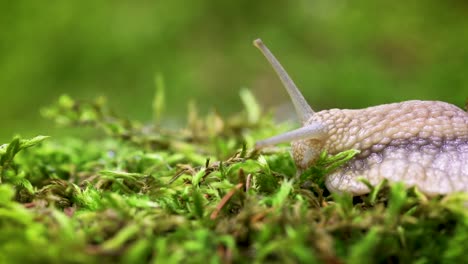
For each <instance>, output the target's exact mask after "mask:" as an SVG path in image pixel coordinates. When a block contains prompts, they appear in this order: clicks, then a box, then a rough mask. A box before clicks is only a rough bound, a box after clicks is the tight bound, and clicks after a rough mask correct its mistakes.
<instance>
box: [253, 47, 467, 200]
mask: <svg viewBox="0 0 468 264" xmlns="http://www.w3.org/2000/svg"><path fill="white" fill-rule="evenodd" d="M254 45H255V46H256V47H257V48H258V49H259V50H260V51H261V52H262V53H263V55H264V56H265V57H266V58H267V60H268V61H269V62H270V64H271V65H272V67H273V68H274V70H275V71H276V73H277V74H278V76H279V78H280V79H281V82H282V83H283V85H284V86H285V88H286V90H287V92H288V94H289V96H290V97H291V100H292V102H293V104H294V108H295V110H296V112H297V115H298V117H299V119H300V121H301V122H302V127H301V128H299V129H296V130H293V131H290V132H286V133H284V134H281V135H277V136H274V137H271V138H269V139H265V140H262V141H258V142H257V143H256V148H257V149H260V148H263V147H266V146H271V145H275V144H278V143H282V142H291V148H292V156H293V159H294V162H295V163H296V167H297V168H298V171H299V173H300V172H302V171H304V170H305V169H307V168H308V167H310V166H312V165H313V164H314V162H315V161H316V160H317V158H318V157H319V155H320V153H321V152H322V151H326V152H327V153H328V154H337V153H339V152H342V151H345V150H349V149H356V150H359V151H360V153H359V154H357V155H356V156H354V157H353V158H352V159H351V160H350V161H348V162H347V163H346V164H345V165H343V166H342V167H341V168H339V169H337V170H336V171H334V172H332V173H331V174H330V175H327V176H326V178H325V185H326V187H327V189H328V190H329V191H331V192H339V193H343V192H347V193H351V194H352V195H362V194H366V193H368V192H369V191H370V190H369V188H368V187H367V186H366V185H365V184H364V183H362V181H360V180H359V178H360V177H363V178H364V179H366V180H367V181H368V182H370V184H371V185H374V186H375V185H377V184H379V183H380V182H381V181H383V180H384V179H387V180H388V181H389V182H391V183H392V182H403V183H404V184H405V185H406V186H407V187H411V186H416V187H417V188H418V189H419V190H420V191H421V192H423V193H425V194H426V195H428V196H435V195H443V194H450V193H454V192H468V112H466V111H464V110H462V109H461V108H458V107H457V106H455V105H452V104H449V103H445V102H440V101H420V100H412V101H404V102H400V103H391V104H383V105H378V106H372V107H368V108H364V109H330V110H323V111H320V112H314V111H313V110H312V108H311V107H310V106H309V104H308V103H307V102H306V100H305V99H304V96H303V95H302V94H301V92H300V91H299V90H298V88H297V87H296V85H295V84H294V82H293V81H292V79H291V78H290V77H289V75H288V74H287V72H286V71H285V70H284V68H283V67H282V66H281V64H280V63H279V61H278V60H277V59H276V58H275V56H274V55H273V54H272V53H271V51H270V50H269V49H268V48H267V47H266V46H265V45H264V44H263V42H262V41H261V40H260V39H257V40H255V41H254Z"/></svg>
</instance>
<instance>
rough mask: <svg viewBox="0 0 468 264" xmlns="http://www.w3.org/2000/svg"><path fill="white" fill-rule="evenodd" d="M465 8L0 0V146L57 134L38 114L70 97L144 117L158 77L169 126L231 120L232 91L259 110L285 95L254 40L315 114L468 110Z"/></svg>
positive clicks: (208, 0)
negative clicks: (194, 109) (419, 105)
mask: <svg viewBox="0 0 468 264" xmlns="http://www.w3.org/2000/svg"><path fill="white" fill-rule="evenodd" d="M467 17H468V2H466V1H462V0H458V1H455V0H448V1H438V0H415V1H405V2H401V1H385V3H383V1H359V0H356V1H344V0H320V1H312V0H292V1H267V0H260V1H250V0H237V1H216V0H194V1H182V0H161V1H149V0H146V1H123V0H120V1H119V0H116V1H99V0H79V1H78V0H76V1H61V0H60V1H59V0H55V1H47V2H43V1H35V0H31V1H26V0H18V1H0V95H1V103H0V125H1V129H0V142H5V141H7V140H9V139H10V138H11V137H12V136H13V135H14V134H18V133H19V134H22V135H23V136H32V135H35V134H38V133H40V134H45V135H48V134H53V133H54V132H52V129H53V128H52V127H53V126H52V123H51V121H49V120H45V119H43V118H42V117H41V116H40V114H39V109H40V108H41V107H43V106H47V105H49V104H51V103H53V102H55V101H56V99H57V97H58V96H59V95H61V94H63V93H67V94H69V95H71V96H72V97H75V98H81V99H92V98H95V97H96V96H100V95H104V96H106V97H108V98H109V102H110V103H111V106H112V107H113V108H114V109H116V110H117V112H118V113H120V114H122V115H124V116H127V117H129V118H136V119H139V120H142V121H145V120H150V119H151V114H152V110H151V102H152V96H153V94H154V90H155V85H154V78H155V75H156V74H157V73H161V74H162V75H163V76H164V79H165V83H166V88H167V91H166V96H167V110H166V112H165V120H166V121H168V120H179V121H180V122H183V121H184V118H185V113H186V111H187V102H188V101H190V100H192V99H194V100H195V101H196V102H197V103H198V105H199V108H200V110H201V111H202V112H206V111H208V110H210V109H217V110H218V111H219V112H220V113H222V114H225V115H226V114H229V113H231V112H235V111H239V110H240V109H241V108H242V106H241V102H240V100H239V97H238V92H239V90H240V88H241V87H249V88H251V89H252V91H253V92H254V94H255V95H257V97H258V98H259V100H260V102H261V103H262V105H264V106H265V107H273V106H278V105H281V104H283V103H285V102H287V100H288V98H287V95H286V93H285V92H284V90H283V88H282V87H281V84H280V82H279V81H278V79H277V77H276V76H275V75H274V73H273V71H272V69H271V68H270V66H269V65H268V64H267V63H266V61H265V59H264V58H263V56H262V55H261V54H260V52H259V51H257V50H256V49H255V48H254V47H253V46H252V40H253V39H255V38H257V37H261V38H262V39H263V40H264V42H265V43H266V44H267V45H268V46H269V47H270V49H271V50H272V51H273V52H274V53H275V54H276V56H277V57H278V58H279V59H280V61H281V62H282V63H283V65H284V66H285V67H286V69H287V70H288V71H289V73H290V74H291V75H292V77H293V78H294V80H295V81H296V83H297V84H298V86H299V87H300V88H301V90H302V91H303V93H304V94H305V97H306V98H307V99H308V101H309V102H310V103H311V105H312V106H313V108H314V109H316V110H320V109H325V108H333V107H337V108H355V107H366V106H370V105H376V104H382V103H388V102H392V101H401V100H408V99H428V100H442V101H448V102H451V103H454V104H456V105H458V106H463V104H464V101H465V98H466V97H467V96H468V74H467V70H468V48H467V43H468V19H466V18H467Z"/></svg>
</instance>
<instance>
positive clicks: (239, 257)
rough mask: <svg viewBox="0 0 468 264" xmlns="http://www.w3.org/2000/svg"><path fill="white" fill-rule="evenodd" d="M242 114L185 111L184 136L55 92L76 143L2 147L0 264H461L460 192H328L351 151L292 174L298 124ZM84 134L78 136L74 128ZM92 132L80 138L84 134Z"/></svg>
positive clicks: (157, 104)
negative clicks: (284, 139) (282, 137)
mask: <svg viewBox="0 0 468 264" xmlns="http://www.w3.org/2000/svg"><path fill="white" fill-rule="evenodd" d="M241 100H242V101H243V102H244V104H245V106H246V107H245V109H244V110H243V111H242V112H240V113H239V114H237V115H234V116H231V117H227V118H223V117H221V116H219V115H218V114H217V113H216V112H212V113H210V114H208V115H206V116H203V117H201V116H199V115H198V114H197V111H196V107H195V105H194V104H192V105H191V106H190V111H189V114H188V118H187V119H188V120H187V124H186V126H185V128H183V129H179V130H167V129H164V127H163V126H161V125H159V123H160V122H159V119H160V117H161V116H162V110H163V108H164V107H163V105H164V102H163V101H164V100H163V98H162V92H159V93H158V94H157V96H156V97H155V100H154V104H153V106H154V112H155V120H154V122H153V123H152V124H149V125H148V124H145V125H143V124H140V123H138V122H135V121H132V120H127V119H125V118H121V117H119V116H117V115H116V114H114V113H113V112H112V111H110V110H109V109H108V106H107V104H106V102H105V100H103V99H102V98H99V99H97V100H96V101H93V102H80V101H75V100H73V99H72V98H70V97H68V96H62V97H61V98H60V99H59V100H58V102H57V104H55V105H53V106H51V107H48V108H46V109H44V110H43V115H44V116H46V117H47V118H49V119H52V120H53V121H54V122H56V123H58V124H60V125H64V126H69V127H73V129H75V130H77V131H80V130H83V129H84V128H83V127H89V128H88V130H89V129H90V128H91V129H92V130H96V132H95V133H84V132H83V133H82V134H83V136H77V135H74V136H63V137H54V138H48V137H45V136H38V137H35V138H32V139H23V138H20V137H15V138H14V139H13V140H12V141H11V142H9V143H8V144H4V145H1V146H0V173H1V175H0V176H1V178H0V180H1V184H0V263H241V262H245V263H463V262H464V261H466V260H467V259H468V217H467V215H468V214H467V210H466V204H467V200H468V196H467V195H466V194H453V195H450V196H443V197H434V198H428V197H426V196H424V195H423V194H422V193H420V192H419V191H418V190H417V189H415V188H411V189H406V188H404V187H403V185H401V184H393V185H391V186H390V185H389V184H387V183H385V182H384V183H382V184H381V185H379V186H374V187H372V186H370V188H371V190H372V191H371V193H370V194H368V195H365V196H361V197H351V196H349V195H345V194H344V195H337V194H330V193H329V192H328V191H327V190H326V188H325V187H324V185H323V178H324V177H325V176H326V174H327V173H330V171H332V170H334V169H336V168H337V167H339V166H341V165H342V164H343V163H345V162H346V161H347V160H349V159H350V158H352V157H353V155H355V154H356V151H354V150H349V151H346V152H343V153H340V154H338V155H335V156H330V155H327V154H326V153H323V154H322V156H321V158H320V160H319V162H318V163H317V165H316V166H315V167H313V168H310V169H309V170H308V171H306V172H304V173H303V174H302V175H299V176H296V169H295V165H294V162H293V160H292V159H291V157H290V154H289V149H288V147H287V146H286V145H285V146H279V147H276V148H269V149H265V150H263V151H261V152H259V151H254V150H253V148H252V146H253V145H254V142H255V141H256V140H259V139H262V138H266V137H269V136H272V135H275V134H278V133H281V132H284V131H286V130H288V129H291V128H292V125H290V124H284V125H276V124H274V122H273V121H272V117H271V114H268V113H262V111H261V109H260V108H259V107H258V105H257V104H256V102H255V99H254V98H253V97H252V95H251V94H250V92H249V91H248V90H243V91H242V92H241ZM74 134H78V135H79V134H80V133H74ZM84 134H86V135H84Z"/></svg>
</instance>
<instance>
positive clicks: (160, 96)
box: [153, 74, 166, 125]
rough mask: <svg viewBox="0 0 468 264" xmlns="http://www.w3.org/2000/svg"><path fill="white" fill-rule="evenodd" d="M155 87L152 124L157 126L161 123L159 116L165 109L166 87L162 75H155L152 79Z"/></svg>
mask: <svg viewBox="0 0 468 264" xmlns="http://www.w3.org/2000/svg"><path fill="white" fill-rule="evenodd" d="M154 81H155V85H156V92H155V94H154V98H153V118H154V123H155V124H156V125H159V123H160V122H161V116H162V114H163V112H164V108H165V90H166V86H165V83H164V78H163V76H162V74H157V75H156V76H155V78H154Z"/></svg>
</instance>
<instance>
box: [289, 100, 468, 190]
mask: <svg viewBox="0 0 468 264" xmlns="http://www.w3.org/2000/svg"><path fill="white" fill-rule="evenodd" d="M315 122H319V123H322V124H325V125H326V128H327V131H328V133H327V136H326V139H324V140H299V141H295V142H293V143H292V154H293V157H294V160H295V162H296V164H297V166H298V168H299V169H300V170H304V169H306V168H308V167H309V166H311V165H312V164H313V163H314V162H315V160H316V159H317V157H318V155H319V154H320V153H321V152H322V151H323V150H326V151H327V152H328V153H329V154H336V153H339V152H341V151H344V150H348V149H357V150H360V151H361V152H360V154H358V155H357V156H355V157H354V158H353V159H352V160H350V161H349V162H348V163H347V164H346V165H344V166H343V167H342V168H340V169H339V170H337V171H335V172H334V173H332V174H331V175H328V176H327V178H326V182H325V183H326V186H327V188H328V189H329V190H330V191H332V192H350V193H352V194H353V195H361V194H365V193H368V192H369V189H368V188H367V187H366V186H365V185H364V184H363V183H361V182H360V181H358V177H360V176H362V177H364V178H365V179H367V180H368V181H369V182H370V183H371V184H372V185H376V184H378V183H380V182H381V181H382V180H383V179H384V178H386V179H388V180H389V181H390V182H396V181H401V182H404V183H405V184H406V185H407V186H417V187H418V188H419V189H420V190H421V191H422V192H423V193H425V194H427V195H430V196H432V195H437V194H447V193H452V192H459V191H463V192H468V113H467V112H465V111H464V110H462V109H460V108H458V107H456V106H454V105H451V104H448V103H445V102H439V101H406V102H401V103H393V104H386V105H379V106H374V107H369V108H365V109H358V110H348V109H330V110H324V111H320V112H317V113H315V114H314V115H313V116H312V117H311V118H310V119H309V120H308V121H307V122H306V123H305V124H304V125H307V124H312V123H315Z"/></svg>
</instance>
